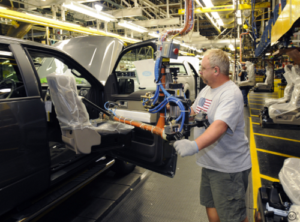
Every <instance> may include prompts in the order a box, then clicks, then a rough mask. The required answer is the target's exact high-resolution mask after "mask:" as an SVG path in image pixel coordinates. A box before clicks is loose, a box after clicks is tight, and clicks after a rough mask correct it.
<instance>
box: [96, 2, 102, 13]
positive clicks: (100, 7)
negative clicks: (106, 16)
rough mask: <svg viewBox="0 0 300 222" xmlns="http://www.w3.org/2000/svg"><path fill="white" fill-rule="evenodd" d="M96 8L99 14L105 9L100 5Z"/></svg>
mask: <svg viewBox="0 0 300 222" xmlns="http://www.w3.org/2000/svg"><path fill="white" fill-rule="evenodd" d="M95 8H96V11H97V12H100V11H101V10H102V9H103V7H102V6H101V5H99V4H96V5H95Z"/></svg>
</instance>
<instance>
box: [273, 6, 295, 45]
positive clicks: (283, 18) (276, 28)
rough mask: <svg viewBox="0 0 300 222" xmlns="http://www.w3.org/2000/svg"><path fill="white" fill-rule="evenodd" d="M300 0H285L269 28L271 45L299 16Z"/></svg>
mask: <svg viewBox="0 0 300 222" xmlns="http://www.w3.org/2000/svg"><path fill="white" fill-rule="evenodd" d="M299 5H300V0H293V1H291V0H287V2H286V5H285V7H284V9H283V10H282V12H281V13H280V15H279V17H278V18H277V20H276V22H275V24H274V25H273V27H272V29H271V45H274V44H276V43H277V41H278V40H279V39H280V38H281V37H282V36H283V35H284V34H285V33H287V32H288V31H289V30H290V29H291V28H292V27H293V25H294V23H295V22H296V21H297V20H298V19H299V18H300V8H299Z"/></svg>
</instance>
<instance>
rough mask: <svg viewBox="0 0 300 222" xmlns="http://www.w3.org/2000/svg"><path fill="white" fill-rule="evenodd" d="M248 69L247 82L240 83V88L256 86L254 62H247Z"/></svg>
mask: <svg viewBox="0 0 300 222" xmlns="http://www.w3.org/2000/svg"><path fill="white" fill-rule="evenodd" d="M246 67H247V78H248V79H247V80H245V81H242V82H239V83H238V85H239V86H254V85H255V72H254V64H253V63H252V62H249V61H247V62H246Z"/></svg>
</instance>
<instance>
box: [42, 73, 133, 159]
mask: <svg viewBox="0 0 300 222" xmlns="http://www.w3.org/2000/svg"><path fill="white" fill-rule="evenodd" d="M47 81H48V86H49V89H50V96H51V101H52V102H53V105H54V107H55V112H56V115H57V119H58V121H59V124H60V128H61V132H62V140H63V142H64V143H65V145H66V147H67V148H69V149H71V150H73V151H75V152H76V154H89V153H91V149H92V146H96V145H100V143H101V135H102V136H104V135H108V134H118V133H121V134H126V133H128V132H129V131H131V130H132V129H133V128H134V127H132V126H129V125H125V124H122V123H119V122H113V121H103V122H101V120H100V119H99V120H100V121H99V125H98V124H96V126H94V125H92V123H91V122H90V120H89V114H88V112H87V109H86V107H85V105H84V104H83V102H82V98H83V97H80V96H78V94H77V86H76V82H75V77H74V76H73V75H72V74H58V73H52V74H49V75H47ZM102 142H103V141H102Z"/></svg>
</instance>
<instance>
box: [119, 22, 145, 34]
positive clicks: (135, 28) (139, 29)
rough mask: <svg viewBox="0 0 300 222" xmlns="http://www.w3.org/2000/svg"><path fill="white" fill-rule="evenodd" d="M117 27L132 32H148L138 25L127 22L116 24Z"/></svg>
mask: <svg viewBox="0 0 300 222" xmlns="http://www.w3.org/2000/svg"><path fill="white" fill-rule="evenodd" d="M118 25H119V26H122V27H124V28H128V29H131V30H133V31H137V32H142V33H143V32H148V29H146V28H145V27H143V26H140V25H136V24H134V23H132V22H127V21H124V20H123V21H121V22H119V23H118Z"/></svg>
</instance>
